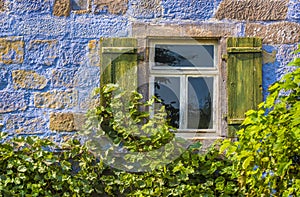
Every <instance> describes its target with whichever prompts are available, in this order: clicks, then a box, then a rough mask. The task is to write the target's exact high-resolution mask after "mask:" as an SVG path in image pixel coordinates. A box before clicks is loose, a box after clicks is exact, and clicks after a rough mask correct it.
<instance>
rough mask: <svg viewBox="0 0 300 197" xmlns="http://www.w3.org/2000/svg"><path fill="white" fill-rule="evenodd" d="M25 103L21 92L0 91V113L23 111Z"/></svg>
mask: <svg viewBox="0 0 300 197" xmlns="http://www.w3.org/2000/svg"><path fill="white" fill-rule="evenodd" d="M26 108H27V102H26V99H25V95H24V93H23V92H12V91H0V113H7V112H13V111H17V110H21V111H24V110H26Z"/></svg>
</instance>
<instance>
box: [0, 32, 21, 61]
mask: <svg viewBox="0 0 300 197" xmlns="http://www.w3.org/2000/svg"><path fill="white" fill-rule="evenodd" d="M23 60H24V41H23V40H22V38H21V37H6V38H0V63H4V64H20V63H23Z"/></svg>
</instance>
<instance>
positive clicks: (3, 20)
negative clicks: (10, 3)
mask: <svg viewBox="0 0 300 197" xmlns="http://www.w3.org/2000/svg"><path fill="white" fill-rule="evenodd" d="M0 13H1V11H0ZM11 18H12V17H11V16H8V14H5V13H3V14H1V15H0V32H1V36H6V35H11V31H12V30H11V22H12V20H11Z"/></svg>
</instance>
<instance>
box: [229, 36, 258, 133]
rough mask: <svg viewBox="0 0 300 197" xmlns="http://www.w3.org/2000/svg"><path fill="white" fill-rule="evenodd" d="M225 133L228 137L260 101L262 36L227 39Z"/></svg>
mask: <svg viewBox="0 0 300 197" xmlns="http://www.w3.org/2000/svg"><path fill="white" fill-rule="evenodd" d="M227 53H228V59H227V72H228V73H227V74H228V75H227V77H228V78H227V93H228V114H227V121H228V136H229V137H232V136H234V135H235V132H236V131H237V130H238V127H239V125H240V124H241V123H242V122H243V120H244V118H245V112H246V111H248V110H249V109H256V108H257V105H258V104H259V103H260V102H261V101H262V88H261V87H262V40H261V39H260V38H228V39H227Z"/></svg>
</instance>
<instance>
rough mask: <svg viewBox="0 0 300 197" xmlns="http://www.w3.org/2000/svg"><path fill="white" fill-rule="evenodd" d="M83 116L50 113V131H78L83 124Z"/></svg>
mask: <svg viewBox="0 0 300 197" xmlns="http://www.w3.org/2000/svg"><path fill="white" fill-rule="evenodd" d="M85 120H86V118H85V115H84V114H78V113H51V114H50V130H53V131H67V132H72V131H78V130H81V129H82V128H83V126H84V124H85Z"/></svg>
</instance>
